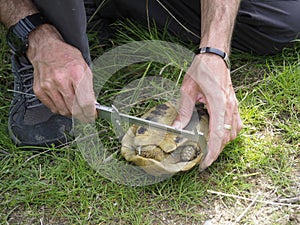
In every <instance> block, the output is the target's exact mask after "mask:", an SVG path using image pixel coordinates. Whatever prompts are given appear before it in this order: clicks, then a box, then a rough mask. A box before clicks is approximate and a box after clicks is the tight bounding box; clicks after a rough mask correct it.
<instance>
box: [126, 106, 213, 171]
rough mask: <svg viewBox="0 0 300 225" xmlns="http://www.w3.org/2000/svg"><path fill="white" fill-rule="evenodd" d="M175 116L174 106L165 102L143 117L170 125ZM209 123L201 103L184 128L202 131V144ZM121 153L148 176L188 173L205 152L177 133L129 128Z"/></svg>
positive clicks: (134, 126) (139, 127)
mask: <svg viewBox="0 0 300 225" xmlns="http://www.w3.org/2000/svg"><path fill="white" fill-rule="evenodd" d="M176 116H177V110H176V107H175V106H174V104H173V103H172V102H165V103H163V104H160V105H157V106H155V107H154V108H152V109H150V110H149V111H148V112H146V113H145V114H144V115H143V116H142V118H144V119H146V120H151V121H155V122H158V123H162V124H166V125H171V124H172V123H173V121H174V119H175V118H176ZM208 120H209V119H208V114H207V111H206V110H205V109H204V106H203V104H198V105H196V110H194V113H193V116H192V119H191V121H190V122H189V124H188V125H187V126H186V128H185V129H188V130H194V129H195V128H196V129H197V130H198V131H200V132H202V133H203V134H204V136H205V139H206V143H205V145H206V144H207V137H208V124H209V121H208ZM202 147H203V146H202ZM205 148H206V146H205ZM121 154H122V155H123V157H124V158H125V159H126V160H127V161H129V162H132V163H134V164H135V165H137V166H139V167H141V168H142V169H143V170H145V171H146V172H147V173H149V174H151V175H153V176H161V175H167V174H175V173H177V172H180V171H187V170H189V169H191V168H192V167H194V166H195V165H197V164H199V163H200V161H201V159H202V158H203V155H204V149H201V148H200V145H199V143H197V142H195V141H191V140H188V139H187V138H183V137H181V136H178V135H176V134H172V133H167V132H163V131H159V130H156V129H153V128H152V129H151V128H149V127H148V128H147V127H145V126H138V125H132V126H131V127H130V128H129V129H128V131H127V132H126V134H125V135H124V137H123V139H122V147H121Z"/></svg>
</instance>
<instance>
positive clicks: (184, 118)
mask: <svg viewBox="0 0 300 225" xmlns="http://www.w3.org/2000/svg"><path fill="white" fill-rule="evenodd" d="M194 107H195V101H194V100H193V99H192V98H191V97H190V96H189V95H187V94H181V98H180V100H179V108H178V114H177V116H176V118H175V120H174V122H173V124H172V126H173V127H175V128H177V129H183V128H185V127H186V125H187V124H188V123H189V122H190V120H191V117H192V114H193V110H194Z"/></svg>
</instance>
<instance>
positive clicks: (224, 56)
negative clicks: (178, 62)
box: [195, 47, 230, 69]
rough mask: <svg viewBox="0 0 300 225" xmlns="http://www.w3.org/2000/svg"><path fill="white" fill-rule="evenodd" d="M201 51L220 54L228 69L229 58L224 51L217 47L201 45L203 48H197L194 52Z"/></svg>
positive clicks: (200, 52)
mask: <svg viewBox="0 0 300 225" xmlns="http://www.w3.org/2000/svg"><path fill="white" fill-rule="evenodd" d="M203 53H212V54H215V55H218V56H220V57H221V58H223V60H224V61H225V63H226V66H227V68H228V69H230V60H229V56H228V54H227V53H226V52H223V51H221V50H219V49H217V48H212V47H203V48H199V49H198V50H197V51H196V53H195V54H196V55H198V54H203Z"/></svg>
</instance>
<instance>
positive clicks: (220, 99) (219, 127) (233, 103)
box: [173, 53, 242, 170]
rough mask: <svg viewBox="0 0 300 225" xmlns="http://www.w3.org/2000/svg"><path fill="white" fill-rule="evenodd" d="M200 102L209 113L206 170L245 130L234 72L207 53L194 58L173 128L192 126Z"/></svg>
mask: <svg viewBox="0 0 300 225" xmlns="http://www.w3.org/2000/svg"><path fill="white" fill-rule="evenodd" d="M196 102H202V103H204V104H205V105H206V108H207V110H208V113H209V138H208V139H209V140H208V149H207V151H208V152H207V155H206V157H205V159H204V160H203V161H202V162H201V164H200V168H201V169H202V170H203V169H205V168H207V167H208V166H210V165H211V163H212V162H214V161H215V160H216V159H217V157H218V155H219V154H220V153H221V151H222V150H223V148H224V146H225V145H226V144H227V143H228V142H229V141H231V140H233V139H234V138H236V136H237V134H238V133H239V132H240V130H241V128H242V121H241V118H240V115H239V112H238V102H237V99H236V96H235V92H234V90H233V87H232V83H231V78H230V71H229V69H228V68H227V67H226V64H225V62H224V61H223V59H222V58H221V57H219V56H217V55H213V54H208V53H206V54H203V55H197V56H196V57H195V58H194V61H193V63H192V65H191V66H190V68H189V69H188V71H187V73H186V75H185V77H184V81H183V84H182V86H181V99H180V107H179V112H178V116H177V118H176V120H175V122H174V124H173V126H175V127H177V128H184V127H185V126H186V125H187V124H188V122H189V121H190V118H191V115H192V113H193V109H194V106H195V103H196ZM225 124H228V125H230V126H232V128H231V130H228V129H225V128H224V125H225Z"/></svg>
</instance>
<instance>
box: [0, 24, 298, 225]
mask: <svg viewBox="0 0 300 225" xmlns="http://www.w3.org/2000/svg"><path fill="white" fill-rule="evenodd" d="M117 26H118V28H120V29H119V30H120V31H121V32H120V33H119V34H118V36H117V38H116V39H115V40H113V44H114V45H118V44H122V43H128V42H130V41H132V40H144V39H161V40H167V41H178V40H176V39H174V38H173V37H171V36H169V35H168V34H167V33H166V32H158V31H157V29H156V28H155V27H154V28H152V29H150V31H149V29H147V28H142V27H140V26H138V25H136V24H133V23H131V22H126V23H121V24H118V25H117ZM129 28H130V29H129ZM124 30H126V32H124ZM0 35H1V39H0V40H1V41H0V45H1V51H0V57H1V61H0V63H1V66H0V88H1V92H0V95H1V107H0V121H1V125H0V135H1V140H0V224H203V222H204V221H206V220H208V219H213V221H215V222H216V223H217V222H218V223H219V224H225V223H227V224H228V223H234V222H237V223H240V224H256V223H257V222H258V223H259V224H297V223H299V221H300V215H299V211H300V208H299V204H300V203H299V201H296V202H293V204H291V205H290V206H278V205H275V204H270V203H269V204H264V203H255V202H254V204H252V205H249V204H250V203H251V201H250V202H249V201H246V200H239V198H237V197H225V196H223V195H222V193H227V194H232V195H234V196H239V197H247V198H250V199H254V198H255V197H257V198H258V199H259V200H262V201H263V200H265V201H272V202H277V201H278V200H279V199H290V198H292V197H296V196H299V193H300V187H299V183H300V178H299V177H300V162H299V158H300V155H299V154H300V153H299V140H300V133H299V132H300V125H299V119H300V118H299V117H300V116H299V115H300V114H299V110H300V88H299V81H300V71H299V62H300V61H299V57H300V45H299V44H296V45H295V47H294V48H291V49H285V50H284V51H283V52H282V53H280V54H278V55H275V56H269V57H262V56H260V57H259V56H253V55H250V54H246V53H240V52H238V51H234V52H233V53H232V56H231V59H232V66H233V68H232V79H233V82H234V86H235V88H236V94H237V98H238V99H239V102H240V105H239V107H240V113H241V116H242V119H243V122H244V128H243V130H242V132H241V133H240V135H239V136H238V137H237V139H236V140H234V141H232V142H231V143H230V144H228V145H227V146H226V148H225V149H224V151H223V152H222V154H221V155H220V157H219V158H218V160H217V161H216V162H215V163H214V164H213V165H212V166H211V167H209V168H208V169H207V170H206V171H204V172H202V173H199V171H198V169H197V168H194V169H192V170H191V171H189V172H186V173H182V174H178V175H175V176H173V177H171V178H170V179H167V180H165V181H162V182H160V183H157V184H153V185H149V186H142V187H130V186H125V185H120V184H117V183H114V182H111V181H110V180H108V179H105V178H104V177H102V176H101V174H99V173H98V172H96V171H95V170H93V169H92V168H91V167H90V166H89V164H88V163H87V162H86V160H85V159H84V157H83V155H82V154H81V152H80V151H79V150H78V149H77V148H76V146H69V147H65V148H62V149H55V148H49V149H44V150H43V151H39V152H36V151H35V152H31V151H26V150H24V149H21V148H17V147H15V146H14V145H13V144H12V142H11V141H10V138H9V136H8V134H7V128H6V127H7V114H8V110H9V105H10V99H11V98H12V94H11V93H10V92H8V91H7V90H8V89H11V88H12V87H13V78H12V76H11V74H10V61H9V55H10V54H9V51H8V47H7V45H6V43H5V42H4V40H5V33H4V29H3V28H1V30H0ZM91 39H92V48H91V49H92V55H93V56H97V55H98V54H99V52H102V51H103V50H102V49H101V48H100V47H99V43H97V41H96V40H95V39H94V38H93V37H92V36H91ZM187 46H189V48H191V49H192V48H195V46H192V45H190V44H187ZM163 67H164V65H162V64H160V63H156V62H148V63H140V64H137V65H132V66H130V67H127V68H123V69H122V70H121V71H119V72H118V73H116V74H115V75H114V76H112V77H111V79H110V81H109V82H108V83H107V86H106V88H105V89H103V90H102V92H103V95H102V97H100V99H99V100H100V101H101V102H105V103H107V104H108V103H110V102H112V101H113V100H114V99H115V98H116V97H117V96H118V94H120V93H121V92H120V90H121V89H122V88H123V87H124V85H126V84H128V83H130V82H131V81H134V80H135V79H137V77H142V76H146V77H147V76H151V75H157V74H159V72H160V71H162V69H163ZM162 74H163V75H162V76H163V77H165V78H166V79H173V81H174V82H175V83H176V82H179V83H180V82H181V80H182V73H181V71H180V69H178V68H176V67H172V66H169V67H166V68H164V70H163V73H162ZM178 85H179V84H178ZM153 104H154V102H151V101H150V103H149V104H144V105H143V104H139V105H137V107H136V108H135V111H133V112H132V113H134V114H135V115H141V114H142V113H143V112H144V111H146V110H147V108H149V107H151V105H153ZM106 129H108V128H106ZM110 134H111V133H108V134H107V136H105V137H106V138H104V139H103V140H104V142H105V145H107V146H109V148H112V149H118V148H119V143H118V142H117V141H115V140H114V141H113V142H111V138H110V137H109V136H110ZM105 140H106V141H105ZM210 190H214V191H217V192H218V193H220V194H218V195H216V194H213V193H211V192H209V191H210ZM297 204H298V205H297ZM248 206H251V207H250V210H247V207H248ZM243 213H244V214H243ZM241 215H242V216H241ZM239 216H240V218H239Z"/></svg>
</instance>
